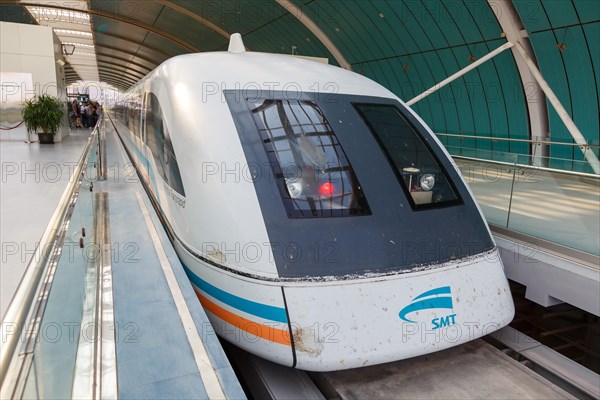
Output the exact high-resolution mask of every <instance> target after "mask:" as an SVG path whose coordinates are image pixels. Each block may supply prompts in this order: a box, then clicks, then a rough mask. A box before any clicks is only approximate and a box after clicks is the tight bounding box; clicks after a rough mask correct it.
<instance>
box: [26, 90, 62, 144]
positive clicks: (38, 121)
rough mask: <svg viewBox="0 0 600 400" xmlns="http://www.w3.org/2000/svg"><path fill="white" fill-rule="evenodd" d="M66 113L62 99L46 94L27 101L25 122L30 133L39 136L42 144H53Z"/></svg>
mask: <svg viewBox="0 0 600 400" xmlns="http://www.w3.org/2000/svg"><path fill="white" fill-rule="evenodd" d="M64 113H65V111H64V109H63V104H62V102H61V101H60V99H57V98H56V97H52V96H47V95H45V94H44V95H41V96H36V97H34V98H33V99H31V100H26V101H25V104H24V106H23V121H24V122H25V126H26V127H27V132H28V133H31V132H34V133H37V134H38V137H39V139H40V144H52V143H54V135H56V133H57V132H58V129H59V128H60V126H61V125H62V122H63V116H64ZM40 131H41V132H40Z"/></svg>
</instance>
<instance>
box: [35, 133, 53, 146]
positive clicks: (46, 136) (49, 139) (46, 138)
mask: <svg viewBox="0 0 600 400" xmlns="http://www.w3.org/2000/svg"><path fill="white" fill-rule="evenodd" d="M38 138H39V139H40V144H54V135H53V134H51V133H38Z"/></svg>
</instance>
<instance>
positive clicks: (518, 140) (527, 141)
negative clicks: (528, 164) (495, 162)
mask: <svg viewBox="0 0 600 400" xmlns="http://www.w3.org/2000/svg"><path fill="white" fill-rule="evenodd" d="M436 136H448V137H457V138H461V139H463V138H465V139H487V140H491V141H496V140H500V141H507V142H521V143H531V144H546V145H564V146H573V147H580V148H590V149H598V148H600V145H595V144H589V143H588V144H586V145H581V144H577V143H565V142H552V141H548V140H536V139H516V138H504V137H494V136H475V135H461V134H455V133H436Z"/></svg>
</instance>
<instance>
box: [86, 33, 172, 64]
mask: <svg viewBox="0 0 600 400" xmlns="http://www.w3.org/2000/svg"><path fill="white" fill-rule="evenodd" d="M94 32H96V35H103V36H108V37H109V38H115V39H119V40H122V41H124V42H127V43H131V44H134V45H136V46H141V47H145V48H147V49H148V50H152V51H154V52H156V53H159V54H162V55H163V56H165V57H167V58H169V57H172V55H171V54H168V53H165V52H164V51H163V50H161V49H159V48H157V47H152V46H148V45H147V44H144V43H138V42H134V41H133V40H131V39H130V38H127V37H125V36H121V35H115V34H114V33H107V32H99V31H94ZM96 46H99V44H98V43H96Z"/></svg>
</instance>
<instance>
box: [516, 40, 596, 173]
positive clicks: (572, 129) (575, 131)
mask: <svg viewBox="0 0 600 400" xmlns="http://www.w3.org/2000/svg"><path fill="white" fill-rule="evenodd" d="M515 47H516V48H517V51H519V53H520V54H521V56H522V57H523V60H525V62H526V63H527V66H528V67H529V69H530V70H531V73H532V74H533V76H534V77H535V79H536V80H537V82H538V83H539V85H540V87H541V88H542V90H543V91H544V93H545V94H546V97H547V98H548V101H550V104H552V106H553V107H554V109H555V110H556V112H557V114H558V116H559V117H560V119H561V120H562V122H563V123H564V124H565V126H566V127H567V129H568V130H569V133H570V134H571V136H573V140H575V143H577V144H578V145H579V148H580V149H581V151H582V152H583V155H584V156H585V158H586V160H588V162H589V163H590V166H591V167H592V169H593V170H594V173H596V174H600V161H599V160H598V157H597V156H596V153H595V152H594V151H593V150H592V149H591V148H590V146H589V145H588V143H587V140H586V139H585V137H584V136H583V135H582V134H581V131H579V128H577V125H575V122H573V120H572V119H571V116H570V115H569V113H568V112H567V110H565V108H564V107H563V105H562V103H561V102H560V100H558V97H556V95H555V94H554V92H553V91H552V89H551V88H550V86H549V85H548V83H547V82H546V80H545V79H544V77H543V76H542V73H541V72H540V71H539V70H538V69H537V67H536V65H535V63H534V62H533V60H532V59H531V58H529V55H528V54H527V51H526V50H525V49H524V48H523V46H521V44H520V43H517V44H516V45H515Z"/></svg>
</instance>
